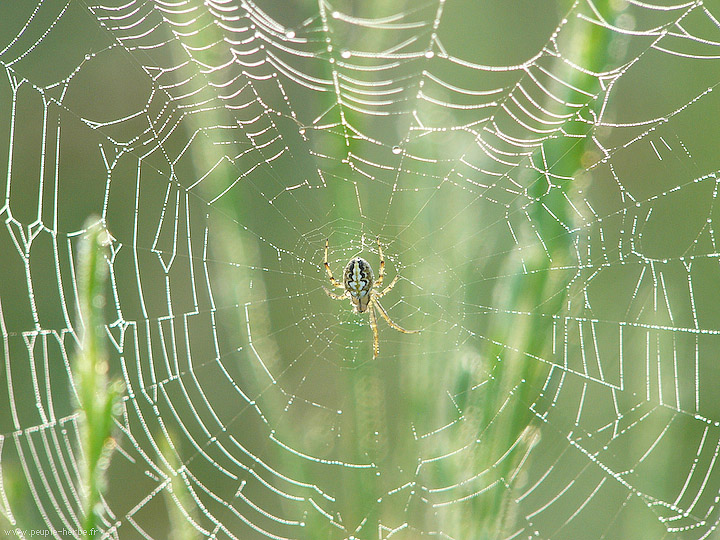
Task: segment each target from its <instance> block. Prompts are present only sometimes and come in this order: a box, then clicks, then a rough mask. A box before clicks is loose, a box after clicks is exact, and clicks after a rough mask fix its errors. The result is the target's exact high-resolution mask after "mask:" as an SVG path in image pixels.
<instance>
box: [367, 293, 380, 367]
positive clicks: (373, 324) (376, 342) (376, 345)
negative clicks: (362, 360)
mask: <svg viewBox="0 0 720 540" xmlns="http://www.w3.org/2000/svg"><path fill="white" fill-rule="evenodd" d="M368 311H369V312H370V328H371V329H372V333H373V360H375V359H376V358H377V357H378V354H380V339H379V338H378V329H377V315H376V314H375V306H374V303H373V302H371V303H370V309H369V310H368Z"/></svg>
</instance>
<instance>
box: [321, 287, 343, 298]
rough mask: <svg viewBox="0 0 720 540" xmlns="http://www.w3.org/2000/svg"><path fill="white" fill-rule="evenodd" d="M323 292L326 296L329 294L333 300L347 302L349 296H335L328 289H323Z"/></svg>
mask: <svg viewBox="0 0 720 540" xmlns="http://www.w3.org/2000/svg"><path fill="white" fill-rule="evenodd" d="M323 290H324V291H325V294H327V295H328V296H329V297H330V298H332V299H333V300H345V299H346V298H347V296H345V295H344V294H335V293H334V292H332V291H331V290H330V289H328V288H326V287H323Z"/></svg>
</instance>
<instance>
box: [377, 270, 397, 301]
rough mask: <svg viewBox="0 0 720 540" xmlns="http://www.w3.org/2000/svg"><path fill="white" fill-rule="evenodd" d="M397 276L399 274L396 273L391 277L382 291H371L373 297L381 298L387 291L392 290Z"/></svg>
mask: <svg viewBox="0 0 720 540" xmlns="http://www.w3.org/2000/svg"><path fill="white" fill-rule="evenodd" d="M399 277H400V274H396V275H395V277H394V278H393V280H392V281H391V282H390V284H389V285H388V286H387V287H385V288H384V289H383V290H382V291H378V292H376V293H373V294H374V296H375V298H382V297H383V296H385V295H386V294H387V293H389V292H390V291H391V290H392V288H393V287H394V286H395V283H397V280H398V278H399Z"/></svg>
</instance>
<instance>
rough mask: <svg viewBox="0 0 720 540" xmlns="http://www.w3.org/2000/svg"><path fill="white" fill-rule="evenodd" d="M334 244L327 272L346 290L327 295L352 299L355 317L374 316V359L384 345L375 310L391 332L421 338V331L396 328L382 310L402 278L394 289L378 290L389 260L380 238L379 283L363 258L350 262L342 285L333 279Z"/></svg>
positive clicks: (392, 284) (334, 297) (340, 298)
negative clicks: (414, 335)
mask: <svg viewBox="0 0 720 540" xmlns="http://www.w3.org/2000/svg"><path fill="white" fill-rule="evenodd" d="M329 245H330V241H329V239H328V240H325V270H326V271H327V274H328V277H329V278H330V283H332V284H333V286H335V287H337V288H339V289H345V292H344V293H342V294H335V293H334V292H332V291H330V290H328V289H326V288H325V287H323V289H325V292H326V293H327V295H328V296H329V297H330V298H333V299H335V300H345V299H346V298H349V299H350V300H351V301H352V304H353V307H354V308H355V313H363V312H364V311H369V312H370V328H371V329H372V332H373V359H375V358H377V356H378V353H379V352H380V345H379V343H378V341H379V340H378V329H377V314H376V313H375V308H376V307H377V309H378V310H379V311H380V315H382V317H383V319H385V320H386V321H387V323H388V324H389V325H390V327H391V328H394V329H395V330H397V331H398V332H403V333H404V334H417V333H418V332H420V330H405V329H404V328H403V327H402V326H400V325H398V324H396V323H395V322H393V321H392V320H391V319H390V316H389V315H388V314H387V311H385V308H384V307H382V305H381V304H380V302H379V300H380V298H382V297H383V296H385V295H386V294H387V293H389V292H390V291H391V290H392V288H393V287H394V286H395V283H396V282H397V280H398V278H399V277H400V275H399V274H398V275H396V276H395V278H394V279H393V280H392V281H391V282H390V285H388V286H387V287H385V288H384V289H383V290H382V291H376V289H375V288H376V287H379V286H380V285H382V282H383V278H384V277H385V258H384V257H383V252H382V246H381V245H380V237H378V238H377V245H378V253H379V254H380V274H379V275H378V278H377V281H375V277H374V276H373V271H372V268H371V267H370V264H369V263H368V262H367V261H366V260H365V259H363V258H362V257H355V258H354V259H350V262H348V263H347V265H346V266H345V270H343V280H342V282H340V281H338V280H336V279H335V278H334V277H333V274H332V271H331V270H330V265H329V264H328V246H329Z"/></svg>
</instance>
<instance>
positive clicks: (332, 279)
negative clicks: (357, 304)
mask: <svg viewBox="0 0 720 540" xmlns="http://www.w3.org/2000/svg"><path fill="white" fill-rule="evenodd" d="M329 244H330V239H329V238H326V239H325V270H326V271H327V275H328V277H329V278H330V283H332V284H333V286H334V287H339V288H341V289H344V288H345V285H343V284H342V283H340V282H339V281H338V280H337V279H335V278H334V277H333V275H332V270H330V265H329V264H328V245H329Z"/></svg>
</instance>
